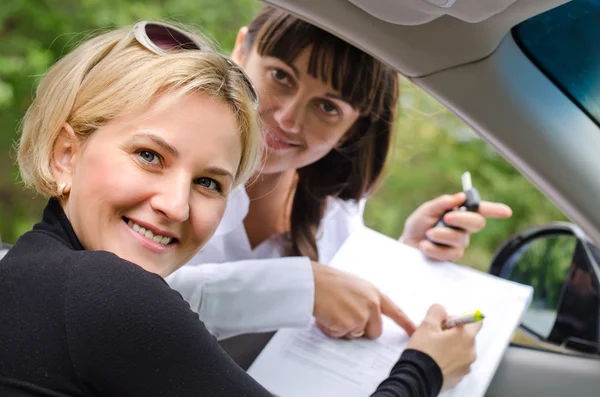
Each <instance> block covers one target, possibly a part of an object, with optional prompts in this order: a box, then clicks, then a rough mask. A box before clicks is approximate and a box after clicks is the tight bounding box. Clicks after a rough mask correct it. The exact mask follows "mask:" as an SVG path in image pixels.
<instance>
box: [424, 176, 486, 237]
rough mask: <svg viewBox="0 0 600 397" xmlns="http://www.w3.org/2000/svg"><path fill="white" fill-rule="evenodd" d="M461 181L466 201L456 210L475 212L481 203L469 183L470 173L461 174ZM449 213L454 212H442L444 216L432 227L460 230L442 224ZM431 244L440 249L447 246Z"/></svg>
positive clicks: (444, 223) (477, 194)
mask: <svg viewBox="0 0 600 397" xmlns="http://www.w3.org/2000/svg"><path fill="white" fill-rule="evenodd" d="M461 180H462V188H463V192H464V193H465V194H466V195H467V199H466V200H465V201H464V202H463V203H462V204H461V205H460V206H459V207H458V210H459V211H471V212H477V210H478V209H479V202H480V201H481V197H480V196H479V192H478V191H477V189H475V188H474V187H473V184H472V182H471V173H470V172H468V171H467V172H465V173H464V174H462V177H461ZM451 211H454V210H448V211H446V212H444V214H443V215H442V216H441V217H440V219H439V220H438V221H437V223H436V224H435V226H434V227H449V228H451V229H455V230H462V229H461V228H459V227H456V226H451V225H448V224H447V223H446V222H444V216H445V215H446V214H447V213H448V212H451ZM430 241H431V240H430ZM432 243H434V244H436V245H439V246H441V247H447V246H448V245H446V244H442V243H436V242H433V241H432Z"/></svg>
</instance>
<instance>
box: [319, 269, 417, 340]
mask: <svg viewBox="0 0 600 397" xmlns="http://www.w3.org/2000/svg"><path fill="white" fill-rule="evenodd" d="M312 266H313V276H314V280H315V305H314V311H313V315H314V316H315V318H316V320H317V326H318V327H319V328H320V329H321V331H323V332H324V333H325V334H326V335H329V336H331V337H334V338H347V339H355V338H360V337H362V336H363V335H364V336H366V337H367V338H370V339H375V338H377V337H379V335H381V331H382V329H381V327H382V324H381V315H382V314H383V315H386V316H388V317H389V318H391V319H392V320H394V322H395V323H396V324H398V325H399V326H400V327H402V328H403V329H404V330H405V331H406V332H407V333H408V334H409V335H412V333H413V332H414V330H415V328H416V326H415V324H414V323H413V322H412V321H411V320H410V319H409V318H408V316H407V315H406V314H405V313H404V312H403V311H402V310H401V309H400V308H399V307H398V306H396V304H395V303H394V302H392V300H391V299H390V298H389V297H387V296H386V295H384V294H382V293H381V292H380V291H379V290H378V289H377V288H376V287H375V286H374V285H373V284H371V283H370V282H368V281H366V280H363V279H361V278H360V277H357V276H354V275H352V274H349V273H345V272H342V271H340V270H337V269H334V268H332V267H329V266H325V265H321V264H319V263H316V262H312Z"/></svg>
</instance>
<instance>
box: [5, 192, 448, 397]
mask: <svg viewBox="0 0 600 397" xmlns="http://www.w3.org/2000/svg"><path fill="white" fill-rule="evenodd" d="M441 383H442V375H441V372H440V369H439V367H438V366H437V364H436V363H435V362H434V361H433V360H432V359H431V358H430V357H429V356H427V355H426V354H424V353H421V352H418V351H415V350H410V351H405V352H404V353H403V355H402V357H401V359H400V361H399V362H398V363H397V364H396V365H395V367H394V368H393V369H392V372H391V375H390V377H389V378H388V379H387V380H385V381H384V382H383V383H382V384H381V385H380V386H379V388H378V389H377V391H376V392H375V393H374V394H373V396H377V397H384V396H386V397H392V396H395V397H400V396H410V397H429V396H434V395H437V394H438V393H439V390H440V387H441ZM0 395H2V396H15V397H25V396H27V397H30V396H52V397H63V396H105V397H118V396H127V397H131V396H174V397H186V396H194V397H198V396H210V397H218V396H224V397H236V396H246V397H254V396H270V394H269V393H268V392H267V391H266V390H265V389H264V388H263V387H261V386H260V385H259V384H258V383H256V382H255V381H254V380H253V379H252V378H251V377H250V376H248V375H247V374H246V373H245V372H244V371H243V370H242V369H241V368H240V367H238V366H237V365H236V364H235V363H234V362H233V361H232V360H231V359H230V358H229V357H228V356H227V355H226V354H225V353H224V352H223V350H222V349H221V348H220V346H219V344H218V343H217V342H216V340H215V339H214V337H213V336H211V335H210V333H209V332H208V331H207V329H206V328H205V327H204V325H203V324H202V322H201V321H200V320H199V319H198V315H197V314H196V313H195V312H193V311H192V310H190V307H189V306H188V304H187V303H186V302H185V301H184V300H183V299H182V297H181V295H180V294H179V293H177V292H176V291H174V290H172V289H171V288H170V287H169V286H168V285H167V283H166V282H165V281H164V280H163V279H162V278H161V277H160V276H158V275H156V274H153V273H150V272H147V271H145V270H144V269H142V268H141V267H139V266H137V265H135V264H133V263H131V262H128V261H125V260H123V259H120V258H119V257H117V256H115V255H113V254H111V253H108V252H105V251H86V250H84V248H83V247H82V245H81V243H80V242H79V240H78V239H77V237H76V236H75V233H74V231H73V229H72V228H71V225H70V223H69V221H68V219H67V217H66V215H65V214H64V212H63V211H62V208H61V206H60V204H59V203H58V202H57V201H56V200H53V199H52V200H50V202H49V204H48V206H47V207H46V209H45V210H44V215H43V220H42V222H40V223H38V224H37V225H35V227H34V228H33V230H32V231H30V232H28V233H26V234H24V235H23V236H22V237H21V238H20V239H19V240H18V241H17V243H16V244H15V245H14V247H13V248H12V249H11V250H10V252H9V253H8V254H7V255H6V256H5V257H4V258H3V259H2V260H1V261H0Z"/></svg>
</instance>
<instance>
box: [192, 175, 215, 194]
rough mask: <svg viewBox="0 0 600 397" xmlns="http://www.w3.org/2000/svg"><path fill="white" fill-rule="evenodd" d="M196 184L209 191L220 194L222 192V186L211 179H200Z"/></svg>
mask: <svg viewBox="0 0 600 397" xmlns="http://www.w3.org/2000/svg"><path fill="white" fill-rule="evenodd" d="M196 184H198V185H200V186H202V187H203V188H205V189H208V190H216V191H218V192H220V191H221V185H219V183H218V182H217V181H215V180H214V179H211V178H198V179H196Z"/></svg>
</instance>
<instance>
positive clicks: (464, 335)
mask: <svg viewBox="0 0 600 397" xmlns="http://www.w3.org/2000/svg"><path fill="white" fill-rule="evenodd" d="M447 317H448V314H447V313H446V311H445V310H444V308H443V307H442V306H440V305H433V306H431V307H430V308H429V311H428V312H427V315H426V316H425V320H423V322H422V323H421V325H419V327H418V328H417V330H416V331H415V333H414V334H413V336H412V337H411V338H410V341H409V342H408V345H407V346H406V348H407V349H415V350H420V351H422V352H423V353H427V354H428V355H429V356H430V357H431V358H432V359H433V361H435V362H436V363H437V364H438V366H439V367H440V369H441V370H442V376H443V377H444V386H443V387H442V390H447V389H450V388H452V387H454V386H456V385H457V384H458V382H460V381H461V379H462V378H463V377H464V376H465V375H467V374H468V373H469V372H471V364H473V362H474V361H475V359H476V358H477V355H476V353H475V335H477V333H478V332H479V330H480V329H481V326H482V323H481V322H478V323H474V324H467V325H464V326H458V327H455V328H451V329H448V330H442V323H443V322H444V320H446V318H447Z"/></svg>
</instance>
